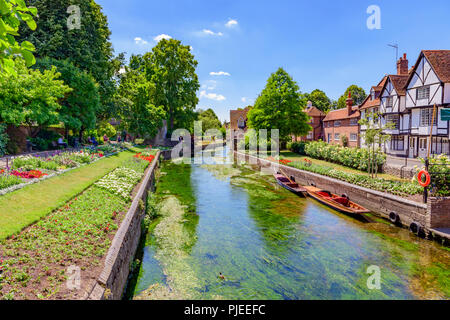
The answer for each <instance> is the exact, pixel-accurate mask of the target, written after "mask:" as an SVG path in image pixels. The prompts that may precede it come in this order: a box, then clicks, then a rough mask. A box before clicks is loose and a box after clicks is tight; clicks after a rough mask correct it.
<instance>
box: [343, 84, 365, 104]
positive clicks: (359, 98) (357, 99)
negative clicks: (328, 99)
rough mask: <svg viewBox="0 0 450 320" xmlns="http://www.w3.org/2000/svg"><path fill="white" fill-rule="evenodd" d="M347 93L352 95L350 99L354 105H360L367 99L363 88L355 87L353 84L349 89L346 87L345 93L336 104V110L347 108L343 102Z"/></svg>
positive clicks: (346, 97)
mask: <svg viewBox="0 0 450 320" xmlns="http://www.w3.org/2000/svg"><path fill="white" fill-rule="evenodd" d="M349 92H351V93H352V99H353V104H354V105H360V104H361V103H363V102H364V100H365V99H366V97H367V94H366V92H365V91H364V89H363V88H361V87H358V86H357V85H354V84H353V85H351V86H350V87H348V88H347V90H345V93H344V94H343V95H342V96H341V97H340V98H339V100H338V102H337V108H338V109H342V108H345V107H346V106H347V104H346V102H345V101H346V100H347V99H348V93H349Z"/></svg>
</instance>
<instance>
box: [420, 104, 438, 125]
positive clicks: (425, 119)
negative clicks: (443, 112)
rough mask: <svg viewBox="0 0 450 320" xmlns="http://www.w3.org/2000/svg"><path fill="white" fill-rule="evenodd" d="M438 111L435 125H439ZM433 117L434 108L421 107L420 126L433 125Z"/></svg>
mask: <svg viewBox="0 0 450 320" xmlns="http://www.w3.org/2000/svg"><path fill="white" fill-rule="evenodd" d="M437 118H438V112H437V111H436V115H435V117H434V123H433V125H437ZM432 119H433V108H428V109H420V126H421V127H429V126H431V120H432Z"/></svg>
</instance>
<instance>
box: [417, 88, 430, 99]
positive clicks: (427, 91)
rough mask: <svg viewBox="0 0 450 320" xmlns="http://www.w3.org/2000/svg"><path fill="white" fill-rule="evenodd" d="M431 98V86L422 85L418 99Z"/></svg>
mask: <svg viewBox="0 0 450 320" xmlns="http://www.w3.org/2000/svg"><path fill="white" fill-rule="evenodd" d="M429 98H430V87H429V86H426V87H421V88H418V89H417V100H424V99H429Z"/></svg>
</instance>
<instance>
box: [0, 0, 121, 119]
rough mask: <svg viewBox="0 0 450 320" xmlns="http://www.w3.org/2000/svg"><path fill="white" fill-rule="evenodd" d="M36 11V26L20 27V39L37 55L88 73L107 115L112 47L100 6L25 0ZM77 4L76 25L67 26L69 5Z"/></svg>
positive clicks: (88, 1) (85, 1)
mask: <svg viewBox="0 0 450 320" xmlns="http://www.w3.org/2000/svg"><path fill="white" fill-rule="evenodd" d="M0 1H1V0H0ZM28 3H29V4H30V5H32V6H35V7H36V8H37V10H38V12H39V17H38V18H37V29H36V31H34V32H30V31H29V30H26V29H25V28H22V29H23V30H22V29H21V30H20V35H21V36H20V37H19V39H21V40H28V41H29V42H31V43H33V44H34V45H35V47H36V56H37V57H38V58H44V57H50V58H54V59H57V60H66V59H67V60H68V61H69V62H71V63H72V64H74V65H75V66H76V67H77V68H79V69H81V70H84V71H86V72H88V73H90V74H91V75H92V76H93V77H94V79H95V81H96V82H97V83H98V84H99V92H100V97H101V104H102V109H101V110H100V111H99V112H100V115H101V116H103V117H108V116H109V114H108V113H109V111H108V107H109V106H110V105H111V104H112V98H113V95H114V91H115V89H116V88H115V85H114V81H113V76H114V71H115V70H114V66H115V65H114V63H112V58H113V49H112V44H111V42H110V40H109V37H110V34H111V32H110V30H109V27H108V22H107V17H106V16H105V15H104V14H103V13H102V8H101V7H100V6H99V5H98V4H97V3H96V2H95V1H93V0H28ZM72 5H76V6H78V7H79V8H80V22H81V24H80V28H70V29H69V28H68V24H67V21H68V19H69V17H70V15H71V14H70V13H67V10H68V8H69V7H70V6H72Z"/></svg>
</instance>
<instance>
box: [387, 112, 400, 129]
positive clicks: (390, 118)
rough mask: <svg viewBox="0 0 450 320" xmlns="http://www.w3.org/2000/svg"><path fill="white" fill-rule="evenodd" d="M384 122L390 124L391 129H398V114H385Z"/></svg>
mask: <svg viewBox="0 0 450 320" xmlns="http://www.w3.org/2000/svg"><path fill="white" fill-rule="evenodd" d="M386 123H387V124H391V125H392V126H393V127H392V129H398V128H399V127H400V117H399V115H398V114H388V115H386Z"/></svg>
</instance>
